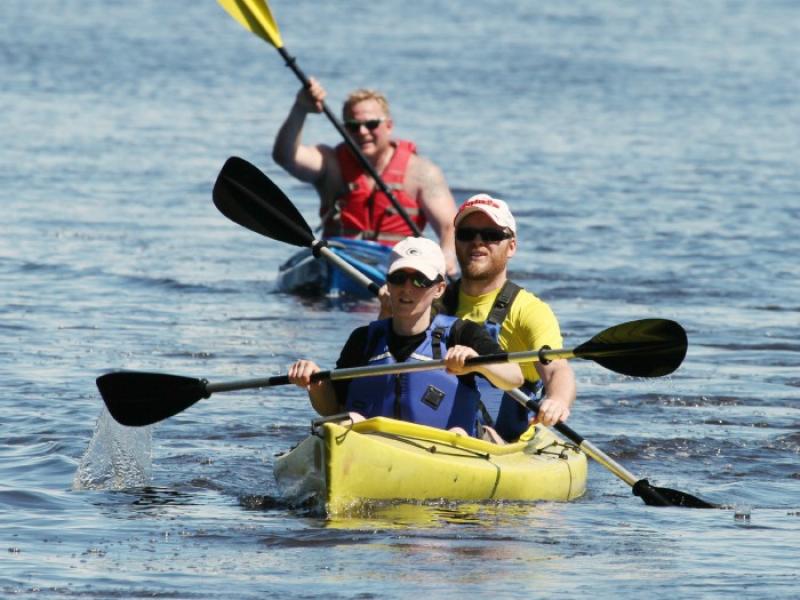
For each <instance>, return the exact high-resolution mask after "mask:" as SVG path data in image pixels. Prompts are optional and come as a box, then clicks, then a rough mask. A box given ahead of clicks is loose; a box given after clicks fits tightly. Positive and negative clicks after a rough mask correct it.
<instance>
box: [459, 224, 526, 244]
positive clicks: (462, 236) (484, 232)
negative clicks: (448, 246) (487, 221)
mask: <svg viewBox="0 0 800 600" xmlns="http://www.w3.org/2000/svg"><path fill="white" fill-rule="evenodd" d="M478 235H480V236H481V239H482V240H483V241H484V242H501V241H503V240H507V239H510V238H512V237H514V234H512V233H511V232H510V231H506V230H505V229H497V228H494V227H485V228H483V229H475V228H474V227H459V228H458V229H456V239H457V240H458V241H459V242H471V241H472V240H474V239H475V238H476V237H477V236H478Z"/></svg>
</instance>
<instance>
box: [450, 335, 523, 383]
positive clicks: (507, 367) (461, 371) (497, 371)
mask: <svg viewBox="0 0 800 600" xmlns="http://www.w3.org/2000/svg"><path fill="white" fill-rule="evenodd" d="M473 356H478V353H477V352H476V351H475V350H474V349H473V348H470V347H469V346H459V345H456V346H453V347H452V348H450V349H448V350H447V355H446V356H445V357H444V360H445V364H446V365H447V370H448V371H449V372H450V373H452V374H453V375H466V374H467V373H473V372H474V373H480V374H481V375H483V376H484V377H486V379H488V380H489V381H491V382H492V385H494V386H495V387H497V388H500V389H501V390H512V389H514V388H516V387H519V386H521V385H522V383H523V382H524V379H523V378H522V371H521V370H520V368H519V365H518V364H516V363H511V362H505V363H495V364H490V365H479V366H469V365H464V362H465V361H466V360H467V359H468V358H472V357H473Z"/></svg>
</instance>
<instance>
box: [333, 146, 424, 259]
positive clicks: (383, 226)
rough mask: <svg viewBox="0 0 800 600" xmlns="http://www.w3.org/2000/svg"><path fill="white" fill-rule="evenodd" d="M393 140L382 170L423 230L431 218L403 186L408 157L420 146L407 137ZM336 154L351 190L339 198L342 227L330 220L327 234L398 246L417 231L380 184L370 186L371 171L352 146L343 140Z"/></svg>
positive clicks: (393, 190) (401, 203) (384, 179)
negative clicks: (406, 138)
mask: <svg viewBox="0 0 800 600" xmlns="http://www.w3.org/2000/svg"><path fill="white" fill-rule="evenodd" d="M392 144H394V146H395V151H394V155H392V158H391V160H390V161H389V164H388V165H386V168H385V169H384V170H383V173H381V174H380V175H381V179H382V180H383V181H384V183H385V184H386V186H387V187H388V188H389V190H391V192H392V194H393V195H394V197H395V198H396V199H397V201H398V202H399V203H400V206H402V207H403V208H404V209H405V211H406V213H407V214H408V216H409V217H411V220H412V221H414V222H415V223H416V224H417V227H419V229H420V231H422V230H423V229H424V228H425V224H426V222H427V221H426V219H425V214H424V213H423V212H422V210H421V209H420V207H419V204H417V200H416V199H415V198H412V197H411V196H409V195H408V194H407V193H406V192H405V190H404V189H403V181H404V180H405V176H406V169H407V168H408V161H409V159H410V158H411V154H412V153H415V152H416V149H417V148H416V146H415V145H414V143H413V142H408V141H405V140H396V141H394V142H392ZM336 157H337V159H338V160H339V169H340V170H341V173H342V179H344V182H345V184H347V189H348V192H347V193H346V194H344V195H342V196H339V197H338V198H337V200H336V203H337V205H338V208H339V211H340V214H339V219H340V222H339V229H338V231H337V229H336V227H330V226H329V225H330V223H326V227H325V234H326V237H329V236H331V235H341V236H343V237H350V238H355V237H357V238H361V239H365V240H374V241H377V242H380V243H381V244H384V245H386V246H394V245H395V244H396V243H397V242H399V241H400V240H402V239H403V238H406V237H408V236H410V235H413V234H414V232H413V231H412V230H411V228H410V227H409V226H408V224H407V223H406V222H405V220H403V217H402V216H401V215H400V214H399V213H398V212H397V210H395V208H394V206H392V201H391V200H389V197H388V196H387V195H386V194H384V193H383V192H382V191H381V189H380V188H379V187H378V186H377V185H376V186H374V188H370V187H369V183H370V182H369V180H368V178H367V175H366V174H365V173H364V169H363V167H362V166H361V163H360V162H359V161H358V160H357V159H356V157H355V156H354V155H353V153H352V151H351V150H350V148H348V147H347V145H345V144H340V145H339V146H337V147H336Z"/></svg>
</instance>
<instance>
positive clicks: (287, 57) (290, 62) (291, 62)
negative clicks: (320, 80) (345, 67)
mask: <svg viewBox="0 0 800 600" xmlns="http://www.w3.org/2000/svg"><path fill="white" fill-rule="evenodd" d="M276 48H277V50H278V52H279V53H280V55H281V56H282V57H283V60H284V62H285V63H286V66H287V67H289V68H290V69H291V70H292V72H293V73H294V74H295V75H297V78H298V79H299V80H300V81H301V82H302V84H303V85H304V86H305V87H306V88H309V87H311V82H310V81H309V79H308V77H306V74H305V73H304V72H303V70H302V69H301V68H300V67H299V66H298V65H297V59H295V57H294V56H292V55H291V54H289V52H287V51H286V48H285V47H283V46H276ZM322 112H324V113H325V116H327V117H328V119H329V120H330V122H331V123H333V126H334V127H335V128H336V130H337V131H338V132H339V133H340V134H341V136H342V137H343V138H344V141H345V143H346V144H347V146H348V147H349V148H350V150H351V151H352V152H353V155H354V156H355V157H356V159H358V162H360V163H361V166H362V167H364V169H365V170H366V171H367V173H369V175H370V177H372V179H373V180H374V181H375V185H377V186H378V187H379V188H380V190H381V191H382V192H383V193H384V194H386V197H387V198H389V201H390V202H391V203H392V206H394V209H395V210H396V211H397V212H398V214H399V215H400V216H401V217H402V218H403V220H404V221H405V222H406V224H407V225H408V226H409V227H410V228H411V231H413V232H414V235H415V236H416V237H420V236H421V235H422V232H421V231H420V229H419V227H418V226H417V224H416V223H415V222H414V221H413V220H412V219H411V217H410V216H409V215H408V212H406V210H405V208H403V206H402V204H400V202H399V201H398V200H397V198H395V196H394V194H393V193H392V191H391V190H390V189H389V186H388V185H386V183H385V182H384V181H383V179H382V178H381V176H380V175H379V174H378V172H377V171H376V170H375V167H373V166H372V164H371V163H370V162H369V161H368V160H367V157H366V156H364V154H363V153H362V152H361V150H360V149H359V147H358V146H357V145H356V143H355V142H354V141H353V138H351V137H350V134H349V133H347V130H346V129H345V128H344V126H343V125H342V124H341V123H340V122H339V119H337V118H336V115H334V114H333V112H332V111H331V109H330V108H328V105H327V104H326V103H325V102H323V103H322Z"/></svg>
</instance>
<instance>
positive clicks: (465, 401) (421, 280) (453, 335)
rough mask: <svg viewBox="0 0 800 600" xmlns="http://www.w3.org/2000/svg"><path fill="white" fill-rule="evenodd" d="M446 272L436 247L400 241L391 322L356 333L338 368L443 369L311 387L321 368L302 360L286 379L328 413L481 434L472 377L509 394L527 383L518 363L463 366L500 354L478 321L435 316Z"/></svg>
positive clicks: (391, 278)
mask: <svg viewBox="0 0 800 600" xmlns="http://www.w3.org/2000/svg"><path fill="white" fill-rule="evenodd" d="M444 274H445V260H444V256H443V254H442V251H441V249H440V248H439V246H438V245H437V244H436V243H434V242H433V241H431V240H428V239H425V238H421V237H419V238H414V237H409V238H406V239H404V240H403V241H401V242H400V243H398V244H397V245H396V246H395V247H394V248H393V250H392V255H391V258H390V263H389V268H388V270H387V277H386V279H387V282H388V289H389V297H390V298H389V301H390V303H391V306H392V317H391V318H389V319H382V320H378V321H373V322H372V323H370V324H369V325H367V326H365V327H359V328H357V329H355V330H354V331H353V332H352V333H351V334H350V337H349V339H348V340H347V342H346V343H345V345H344V347H343V348H342V352H341V355H340V356H339V360H338V361H337V362H336V367H337V368H339V369H343V368H349V367H360V366H365V365H385V364H392V363H403V362H412V361H426V360H439V359H444V361H445V365H446V367H447V368H446V370H441V369H440V370H431V371H418V372H412V373H403V374H397V375H381V376H371V377H362V378H357V379H353V380H339V381H335V382H332V381H330V380H323V381H320V382H313V383H312V382H311V379H310V378H311V376H312V375H313V374H314V373H317V372H318V371H319V370H320V368H319V367H318V366H317V365H316V364H315V363H314V362H313V361H310V360H298V361H297V362H295V363H294V364H293V365H292V366H291V367H290V368H289V372H288V377H289V381H290V382H292V383H294V384H296V385H298V386H300V387H303V388H306V389H307V390H308V394H309V397H310V399H311V404H312V405H313V407H314V409H315V410H316V411H317V412H318V413H319V414H320V415H323V416H329V415H334V414H337V413H341V412H345V411H347V412H350V413H355V414H356V415H358V416H363V417H365V418H369V417H377V416H384V417H392V418H397V419H402V420H406V421H412V422H414V423H420V424H424V425H430V426H433V427H439V428H442V429H454V430H456V431H461V430H463V432H465V433H467V434H469V435H478V434H479V433H480V432H479V431H478V430H477V427H478V425H477V423H476V421H477V419H476V414H477V412H478V407H479V399H480V396H479V393H478V390H477V385H476V382H475V377H476V376H479V377H484V378H485V379H487V380H489V382H491V383H492V384H493V385H495V386H496V387H498V388H501V389H504V390H508V389H513V388H515V387H517V386H519V385H521V384H522V382H523V379H522V372H521V370H520V368H519V366H518V365H517V364H514V363H497V364H490V365H480V366H477V365H475V366H470V365H466V364H465V361H466V360H467V359H469V358H472V357H474V356H478V355H479V354H494V353H497V352H501V350H500V347H499V345H498V344H497V342H496V341H495V340H493V339H492V338H491V336H490V335H489V334H488V333H487V332H486V330H485V329H484V328H483V327H481V326H480V325H478V324H476V323H471V322H469V321H462V320H461V319H457V318H455V317H451V316H445V315H437V316H436V317H432V311H431V305H432V304H433V302H434V301H435V300H437V299H438V298H440V297H441V296H442V294H443V293H444V290H445V283H444Z"/></svg>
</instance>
